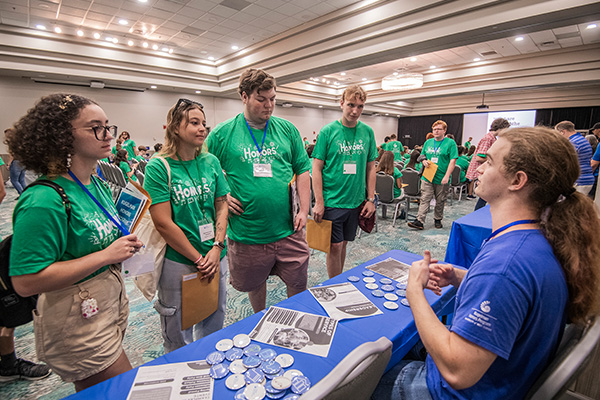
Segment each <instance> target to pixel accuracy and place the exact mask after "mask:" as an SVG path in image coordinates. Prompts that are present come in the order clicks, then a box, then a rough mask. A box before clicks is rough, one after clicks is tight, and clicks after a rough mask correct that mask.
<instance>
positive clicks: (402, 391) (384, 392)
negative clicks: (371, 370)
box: [371, 360, 432, 400]
mask: <svg viewBox="0 0 600 400" xmlns="http://www.w3.org/2000/svg"><path fill="white" fill-rule="evenodd" d="M371 398H372V399H373V400H380V399H393V400H432V398H431V394H430V393H429V389H428V388H427V368H426V366H425V362H424V361H410V360H402V361H400V362H399V363H398V364H396V366H394V368H392V369H391V370H389V371H388V372H387V373H386V374H385V375H383V377H381V380H380V381H379V384H378V385H377V387H376V388H375V391H374V392H373V395H372V396H371Z"/></svg>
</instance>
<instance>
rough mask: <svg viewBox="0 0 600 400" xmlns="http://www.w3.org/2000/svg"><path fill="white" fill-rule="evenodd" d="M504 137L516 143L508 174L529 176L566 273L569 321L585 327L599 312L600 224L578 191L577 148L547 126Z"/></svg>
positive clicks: (507, 158)
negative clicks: (518, 173)
mask: <svg viewBox="0 0 600 400" xmlns="http://www.w3.org/2000/svg"><path fill="white" fill-rule="evenodd" d="M499 137H501V138H504V139H506V140H508V141H509V142H510V143H511V147H510V151H509V152H508V154H507V155H506V156H505V157H504V168H505V170H506V174H507V176H513V175H514V174H516V173H517V172H518V171H523V172H524V173H525V174H526V175H527V184H526V187H527V188H528V190H529V193H530V195H529V200H530V203H531V205H532V206H533V207H534V209H535V210H536V212H537V214H538V216H539V217H540V219H541V227H542V231H543V233H544V236H545V237H546V239H548V242H549V243H550V244H551V246H552V249H553V250H554V254H555V256H556V258H557V259H558V261H559V262H560V264H561V266H562V268H563V271H564V273H565V278H566V281H567V287H568V289H569V303H568V304H567V313H568V316H569V319H570V320H571V321H572V322H579V323H581V322H585V321H586V320H587V318H589V317H590V316H592V315H596V314H598V311H599V310H598V305H599V304H598V302H599V299H600V296H599V287H600V241H599V240H598V236H599V235H600V220H599V219H598V215H597V214H596V210H595V208H594V204H593V203H592V201H591V200H590V198H589V197H587V196H585V195H584V194H581V193H579V192H577V191H576V190H575V188H574V187H573V185H574V184H575V181H576V180H577V178H578V177H579V173H580V170H579V161H578V158H577V153H576V152H575V148H574V147H573V145H572V144H571V142H569V140H568V139H566V138H565V137H563V136H562V135H560V134H559V133H558V132H556V131H555V130H551V129H548V128H542V127H535V128H514V129H508V130H505V131H502V132H500V133H499ZM556 160H561V162H560V163H558V164H557V162H556Z"/></svg>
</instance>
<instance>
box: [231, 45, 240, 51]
mask: <svg viewBox="0 0 600 400" xmlns="http://www.w3.org/2000/svg"><path fill="white" fill-rule="evenodd" d="M238 49H239V47H238V46H236V45H233V46H231V50H238Z"/></svg>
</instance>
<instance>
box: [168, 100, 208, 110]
mask: <svg viewBox="0 0 600 400" xmlns="http://www.w3.org/2000/svg"><path fill="white" fill-rule="evenodd" d="M182 104H185V105H186V106H190V105H192V104H195V105H197V106H198V107H200V108H201V109H204V106H203V105H202V103H198V102H197V101H194V100H189V99H179V100H177V104H175V108H174V109H173V111H175V110H177V109H178V108H179V106H180V105H182Z"/></svg>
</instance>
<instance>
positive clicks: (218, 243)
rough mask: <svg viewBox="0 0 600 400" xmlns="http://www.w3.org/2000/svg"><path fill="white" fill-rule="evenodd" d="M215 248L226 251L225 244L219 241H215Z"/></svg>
mask: <svg viewBox="0 0 600 400" xmlns="http://www.w3.org/2000/svg"><path fill="white" fill-rule="evenodd" d="M213 247H218V248H220V249H221V250H224V249H225V244H224V243H223V242H218V241H216V240H215V242H214V243H213Z"/></svg>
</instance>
